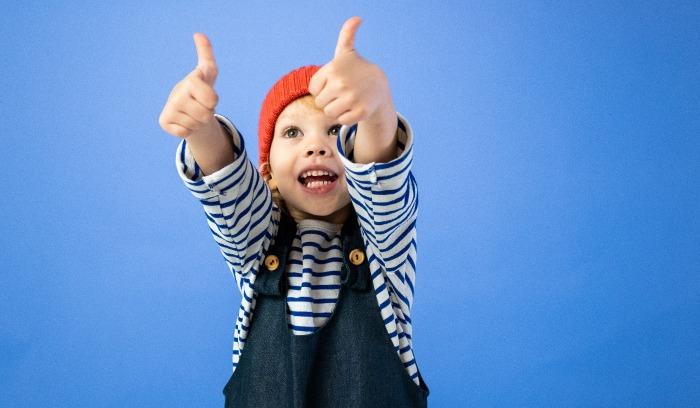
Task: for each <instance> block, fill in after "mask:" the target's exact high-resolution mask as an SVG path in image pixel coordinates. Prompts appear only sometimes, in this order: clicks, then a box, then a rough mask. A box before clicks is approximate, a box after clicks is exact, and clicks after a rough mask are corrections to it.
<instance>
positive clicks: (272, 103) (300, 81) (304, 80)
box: [258, 65, 321, 177]
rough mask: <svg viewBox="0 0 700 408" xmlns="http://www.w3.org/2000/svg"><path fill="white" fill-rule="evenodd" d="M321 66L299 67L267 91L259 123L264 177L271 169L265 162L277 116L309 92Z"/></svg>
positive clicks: (259, 152) (259, 143) (268, 159)
mask: <svg viewBox="0 0 700 408" xmlns="http://www.w3.org/2000/svg"><path fill="white" fill-rule="evenodd" d="M319 68H321V67H320V66H317V65H307V66H305V67H301V68H297V69H295V70H293V71H291V72H289V73H288V74H286V75H285V76H283V77H282V78H280V79H279V80H278V81H277V82H275V84H274V85H273V86H272V88H271V89H270V91H269V92H268V93H267V96H266V97H265V100H264V101H263V104H262V109H260V122H259V124H258V158H259V163H260V169H259V170H260V173H261V174H262V175H263V176H264V177H266V176H267V175H268V171H269V167H267V166H265V164H266V163H268V162H269V161H270V146H272V138H273V136H274V132H275V123H276V122H277V117H278V116H279V115H280V113H282V111H283V110H284V108H286V107H287V105H289V104H290V103H292V102H294V100H295V99H298V98H301V97H302V96H305V95H308V94H309V81H310V80H311V77H312V76H313V75H314V74H315V73H316V71H318V70H319Z"/></svg>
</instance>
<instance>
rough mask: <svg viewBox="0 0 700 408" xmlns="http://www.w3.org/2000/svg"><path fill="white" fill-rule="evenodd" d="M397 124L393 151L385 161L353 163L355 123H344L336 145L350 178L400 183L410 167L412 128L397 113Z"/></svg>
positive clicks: (390, 183)
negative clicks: (393, 154)
mask: <svg viewBox="0 0 700 408" xmlns="http://www.w3.org/2000/svg"><path fill="white" fill-rule="evenodd" d="M396 116H397V118H398V127H397V130H396V139H397V140H396V155H397V157H396V158H395V159H392V160H390V161H388V162H386V163H377V162H372V163H355V162H353V161H352V158H353V151H354V147H355V135H356V131H357V125H352V126H343V127H342V128H341V129H340V136H339V137H338V143H337V149H338V153H339V156H340V160H341V161H342V162H343V165H344V166H345V169H346V174H347V175H348V176H349V177H352V178H353V179H357V180H360V181H364V182H369V183H371V184H373V185H378V186H382V187H390V186H395V185H397V184H401V183H403V180H404V179H405V177H406V176H407V175H408V172H409V171H410V167H411V163H412V158H413V131H412V130H411V126H410V125H409V123H408V121H407V120H406V118H404V117H403V116H402V115H401V114H400V113H398V112H397V113H396Z"/></svg>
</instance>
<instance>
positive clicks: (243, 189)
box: [160, 17, 429, 407]
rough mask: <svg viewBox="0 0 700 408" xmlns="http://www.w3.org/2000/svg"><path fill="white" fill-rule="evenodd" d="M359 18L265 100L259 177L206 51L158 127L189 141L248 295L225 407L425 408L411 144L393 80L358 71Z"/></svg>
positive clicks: (193, 166) (185, 171) (212, 217)
mask: <svg viewBox="0 0 700 408" xmlns="http://www.w3.org/2000/svg"><path fill="white" fill-rule="evenodd" d="M359 25H360V19H359V18H357V17H353V18H351V19H349V20H348V21H346V22H345V24H344V25H343V28H342V29H341V32H340V35H339V38H338V43H337V47H336V51H335V56H334V58H333V60H332V61H331V62H329V63H328V64H326V65H324V66H323V67H318V66H305V67H301V68H298V69H295V70H293V71H291V72H289V73H288V74H286V75H285V76H284V77H282V78H281V79H280V80H279V81H277V82H276V83H275V84H274V86H273V87H272V89H270V91H269V92H268V94H267V96H266V98H265V100H264V102H263V106H262V109H261V113H260V122H259V129H258V141H259V159H260V168H259V173H258V171H256V169H255V168H254V167H253V166H252V164H251V162H250V161H249V160H248V158H247V154H246V151H245V148H244V142H243V138H242V136H241V134H240V132H238V130H237V129H236V128H235V126H234V125H233V124H232V123H231V122H230V121H229V120H228V119H226V118H225V117H223V116H221V115H218V114H215V113H214V108H215V107H216V104H217V102H218V97H217V95H216V93H215V91H214V89H213V85H214V81H215V80H216V76H217V68H216V63H215V59H214V54H213V51H212V48H211V44H210V43H209V41H208V40H207V38H206V37H205V36H203V35H201V34H195V36H194V38H195V44H196V47H197V54H198V59H199V62H198V65H197V68H196V69H195V70H194V71H192V72H191V73H190V74H189V75H188V76H187V77H185V79H184V80H183V81H181V82H180V83H178V84H177V85H176V86H175V88H174V89H173V91H172V93H171V94H170V96H169V98H168V101H167V103H166V105H165V108H164V109H163V113H162V114H161V117H160V124H161V126H162V127H163V129H164V130H166V131H167V132H168V133H171V134H173V135H176V136H179V137H182V138H184V139H185V140H183V141H182V142H181V143H180V146H179V147H178V152H177V156H176V164H177V168H178V172H179V174H180V176H181V178H182V179H183V181H184V183H185V184H186V186H187V187H188V188H189V189H190V190H191V192H192V194H193V195H194V196H195V197H196V198H198V199H199V200H200V202H201V203H202V205H203V207H204V210H205V213H206V216H207V220H208V224H209V227H210V229H211V231H212V234H213V237H214V239H215V241H216V242H217V244H218V245H219V246H220V249H221V252H222V254H223V255H224V258H225V260H226V262H227V264H228V266H229V269H230V270H231V272H232V273H233V275H234V277H235V278H236V282H237V284H238V287H239V289H240V290H241V294H242V301H241V307H240V309H239V314H238V321H237V322H236V329H235V333H234V342H233V369H234V372H233V374H232V375H231V378H230V379H229V381H228V383H227V384H226V386H225V388H224V395H225V396H226V406H233V404H235V405H236V406H255V407H302V406H304V407H306V406H314V407H315V406H324V407H341V406H342V407H365V406H389V405H392V406H416V407H418V406H420V407H422V406H426V404H427V396H428V393H429V390H428V388H427V385H426V384H425V382H424V381H423V379H422V376H421V374H420V372H419V370H418V366H417V364H416V360H415V358H414V355H413V349H412V341H411V329H412V326H411V320H410V311H411V304H412V301H413V291H414V283H415V260H416V244H415V235H416V232H415V220H416V210H417V191H416V183H415V180H414V178H413V176H412V174H411V172H410V168H411V162H412V140H413V136H412V132H411V129H410V127H409V126H408V124H407V122H406V120H405V119H404V118H403V117H402V116H401V115H399V114H398V113H397V112H396V111H395V108H394V105H393V102H392V99H391V94H390V91H389V86H388V81H387V79H386V76H385V75H384V73H383V72H382V71H381V69H380V68H379V67H377V66H376V65H374V64H371V63H369V62H368V61H366V60H364V59H363V58H362V57H360V56H359V55H358V54H357V52H356V51H355V49H354V37H355V32H356V31H357V28H358V27H359Z"/></svg>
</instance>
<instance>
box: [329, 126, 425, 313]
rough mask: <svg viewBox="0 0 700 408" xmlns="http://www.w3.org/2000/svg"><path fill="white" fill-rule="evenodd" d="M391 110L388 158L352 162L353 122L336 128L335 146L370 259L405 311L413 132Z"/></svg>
mask: <svg viewBox="0 0 700 408" xmlns="http://www.w3.org/2000/svg"><path fill="white" fill-rule="evenodd" d="M396 115H397V120H396V122H395V123H396V124H397V132H396V135H395V141H396V144H395V147H394V150H393V152H392V155H393V157H394V159H392V160H390V161H387V162H384V163H379V162H371V163H366V164H363V163H356V162H354V160H353V158H354V156H355V149H356V148H357V143H356V138H357V130H359V126H358V127H356V126H351V127H349V126H343V127H342V128H341V130H340V135H339V136H338V143H337V149H338V152H339V156H340V158H341V160H342V161H343V164H344V166H345V176H346V181H347V184H348V191H349V193H350V197H351V199H352V204H353V207H354V208H355V212H356V213H357V218H358V221H359V223H360V226H361V229H362V234H363V237H364V239H365V245H366V249H367V252H368V256H369V258H370V263H374V262H376V263H377V264H378V265H379V267H380V268H381V269H382V270H383V271H384V272H385V274H386V276H387V278H388V279H389V281H390V282H391V284H392V287H393V290H394V292H395V293H396V294H397V297H398V298H399V299H400V300H401V304H402V306H401V307H402V309H403V310H404V311H405V313H406V314H409V313H410V309H411V305H412V303H413V289H414V287H415V265H416V255H417V252H416V218H417V213H418V188H417V184H416V180H415V178H414V177H413V174H412V173H411V166H412V162H413V131H412V130H411V127H410V125H409V124H408V121H407V120H406V119H405V118H404V117H403V116H401V115H400V114H399V113H397V114H396Z"/></svg>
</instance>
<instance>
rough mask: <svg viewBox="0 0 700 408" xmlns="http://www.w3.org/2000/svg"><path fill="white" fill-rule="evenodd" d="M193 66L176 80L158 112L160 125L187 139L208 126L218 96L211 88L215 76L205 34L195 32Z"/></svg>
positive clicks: (212, 87) (211, 53) (172, 133)
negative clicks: (194, 66) (193, 67)
mask: <svg viewBox="0 0 700 408" xmlns="http://www.w3.org/2000/svg"><path fill="white" fill-rule="evenodd" d="M194 44H195V48H196V49H197V67H196V68H195V69H194V70H193V71H192V72H190V73H189V74H187V76H185V78H183V79H182V80H181V81H180V82H178V83H177V84H176V85H175V87H173V90H172V91H171V92H170V95H169V96H168V100H167V101H166V103H165V106H164V107H163V111H162V112H161V113H160V117H159V118H158V123H159V124H160V127H162V128H163V130H165V131H166V132H168V133H169V134H171V135H173V136H178V137H182V138H188V137H190V136H191V135H193V134H195V133H197V132H199V131H200V130H201V129H202V128H204V127H206V126H208V125H210V124H211V123H212V122H213V121H215V119H214V109H215V108H216V105H217V104H218V103H219V96H218V95H217V94H216V91H214V82H216V77H217V75H218V69H217V67H216V60H215V59H214V51H213V50H212V46H211V42H210V41H209V39H208V38H207V36H206V35H204V34H200V33H195V34H194Z"/></svg>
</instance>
